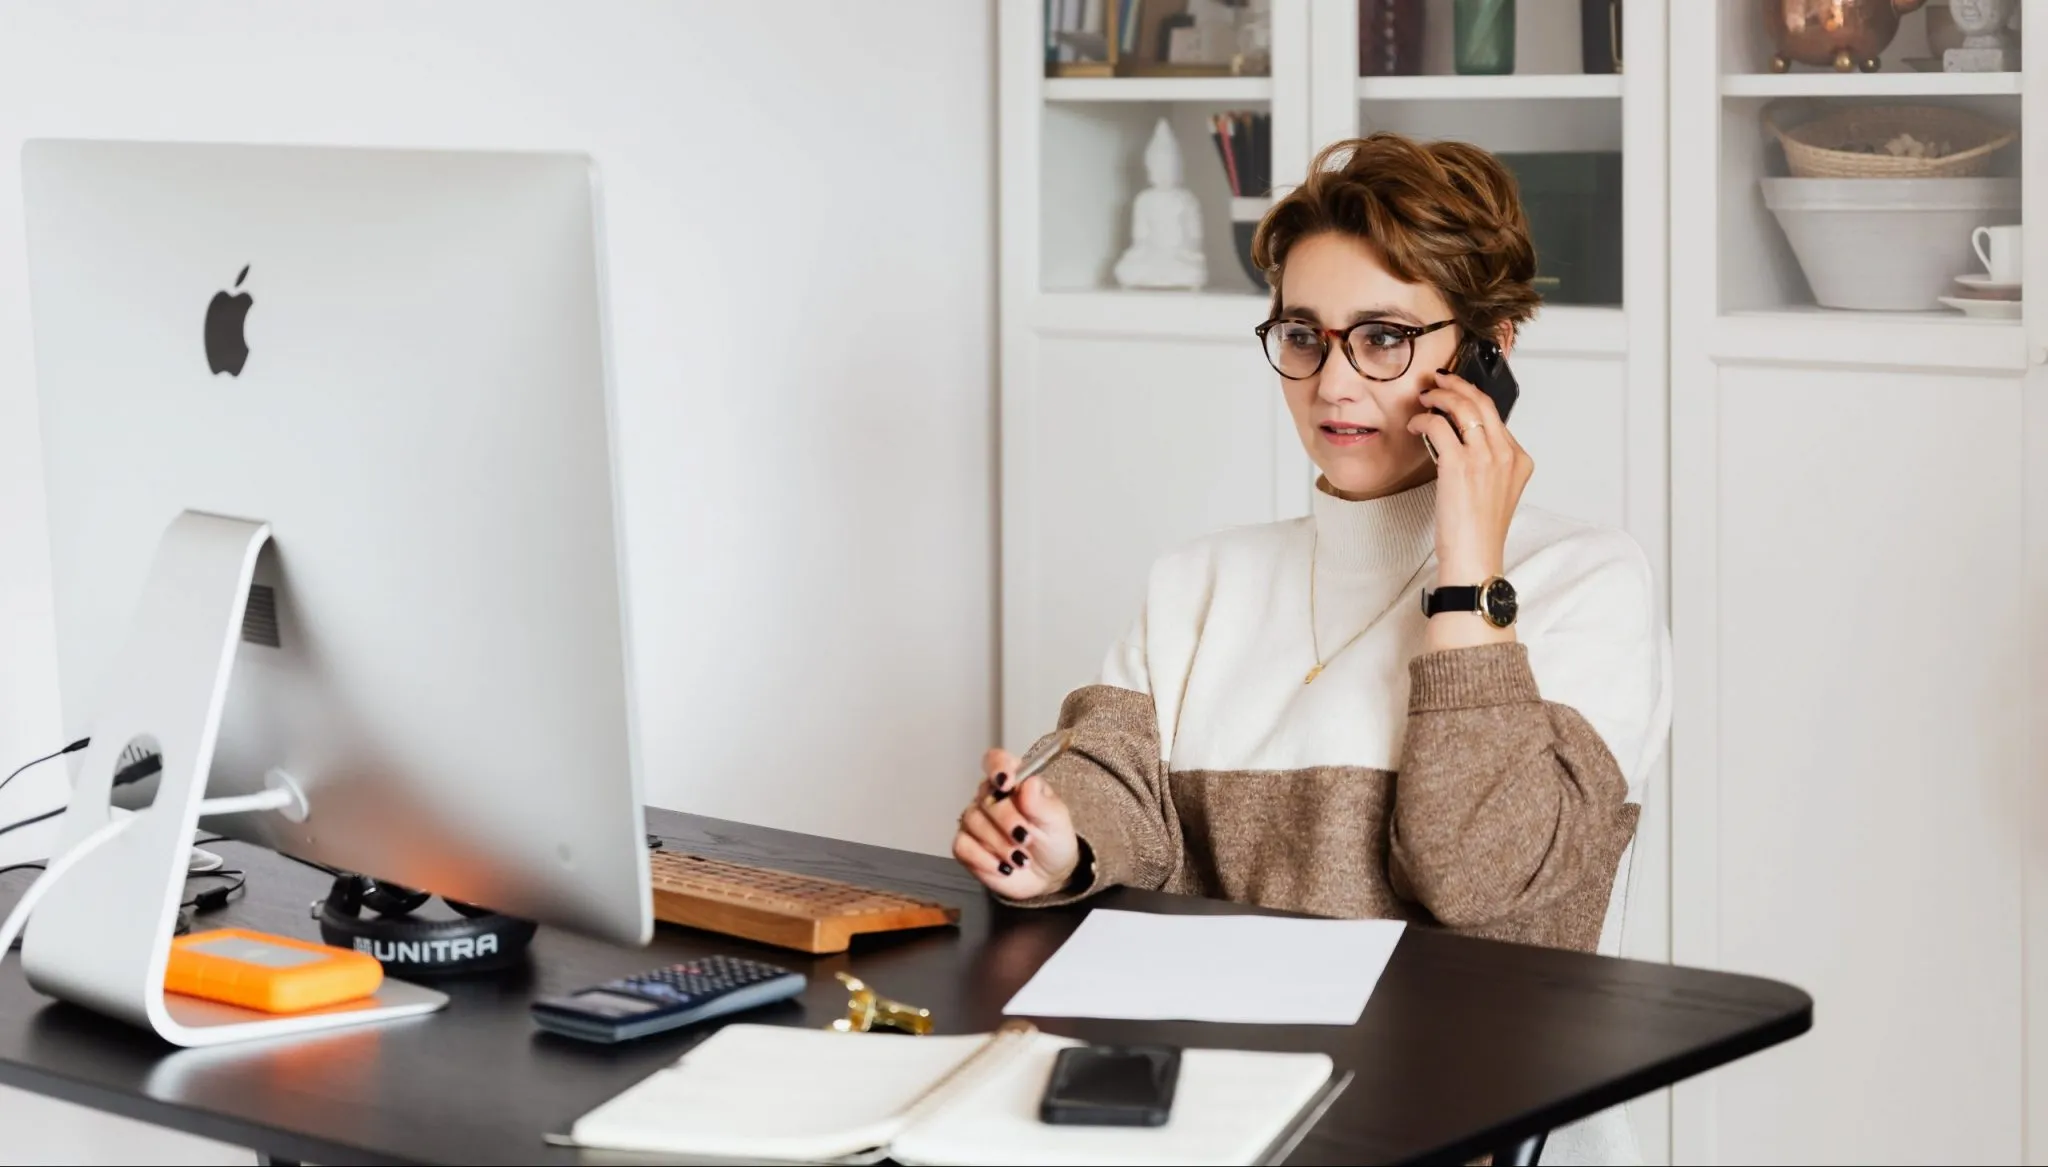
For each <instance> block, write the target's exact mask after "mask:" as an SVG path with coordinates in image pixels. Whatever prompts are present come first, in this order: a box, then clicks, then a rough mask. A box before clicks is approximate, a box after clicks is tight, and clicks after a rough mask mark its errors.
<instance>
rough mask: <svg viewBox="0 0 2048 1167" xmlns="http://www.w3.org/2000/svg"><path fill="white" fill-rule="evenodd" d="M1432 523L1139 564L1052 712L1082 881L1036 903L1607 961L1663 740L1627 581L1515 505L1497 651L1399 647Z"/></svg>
mask: <svg viewBox="0 0 2048 1167" xmlns="http://www.w3.org/2000/svg"><path fill="white" fill-rule="evenodd" d="M1435 503H1436V488H1435V485H1434V484H1430V485H1426V486H1423V487H1420V488H1418V489H1415V490H1411V491H1408V492H1406V493H1404V494H1400V495H1395V496H1392V497H1389V498H1384V499H1376V500H1373V501H1369V502H1347V501H1344V500H1341V499H1338V498H1336V497H1335V496H1333V495H1330V494H1328V493H1325V492H1322V491H1318V492H1317V493H1316V495H1315V503H1314V513H1313V514H1312V515H1311V516H1310V517H1308V518H1305V519H1298V520H1292V521H1288V522H1281V523H1272V524H1266V525H1263V526H1256V527H1246V528H1238V529H1234V530H1229V531H1225V532H1223V533H1221V534H1218V535H1214V536H1211V537H1209V538H1207V539H1204V540H1201V541H1199V542H1196V543H1194V544H1192V545H1190V546H1187V547H1185V548H1183V549H1181V550H1179V551H1176V552H1174V553H1172V554H1170V555H1168V556H1166V557H1165V558H1164V559H1162V560H1160V562H1159V563H1158V564H1157V565H1155V567H1154V568H1153V571H1152V575H1151V580H1150V584H1149V588H1148V593H1147V595H1146V599H1145V604H1144V609H1143V612H1142V614H1141V616H1140V617H1139V619H1138V621H1137V623H1136V625H1135V626H1134V627H1133V628H1132V629H1131V631H1130V632H1129V633H1128V634H1127V635H1126V636H1125V637H1124V638H1123V639H1122V640H1121V641H1119V642H1118V643H1117V644H1116V646H1115V647H1114V648H1113V649H1112V650H1111V652H1110V654H1109V658H1108V660H1107V661H1106V662H1105V664H1104V666H1103V669H1102V674H1101V677H1100V679H1099V681H1098V683H1096V684H1093V685H1089V686H1087V687H1085V688H1082V689H1079V690H1076V691H1075V692H1073V693H1072V694H1070V695H1069V696H1068V697H1067V699H1066V702H1065V705H1064V708H1063V709H1062V710H1061V714H1060V725H1061V727H1062V728H1067V729H1071V730H1072V731H1074V735H1075V747H1076V748H1075V749H1074V751H1073V752H1071V753H1070V754H1068V755H1067V756H1066V757H1063V758H1061V759H1060V760H1059V761H1057V762H1055V763H1054V764H1053V766H1052V768H1051V769H1050V770H1048V771H1047V778H1048V780H1049V781H1050V782H1051V783H1052V785H1053V788H1054V789H1055V790H1057V791H1058V792H1059V794H1060V796H1061V797H1062V798H1063V799H1065V800H1066V802H1067V803H1068V805H1069V807H1070V808H1071V809H1072V811H1073V815H1074V821H1075V826H1076V828H1077V830H1078V832H1079V834H1080V835H1081V838H1082V839H1083V841H1084V842H1085V843H1086V845H1087V854H1088V856H1089V860H1088V864H1087V866H1086V868H1085V869H1084V870H1083V872H1081V873H1079V875H1078V876H1077V880H1076V882H1075V884H1073V885H1071V886H1070V887H1069V889H1068V890H1067V891H1066V892H1064V893H1062V894H1058V895H1054V896H1048V897H1046V898H1045V899H1044V900H1043V901H1038V902H1042V903H1060V902H1067V901H1070V900H1074V899H1079V898H1081V897H1084V896H1087V895H1091V894H1093V893H1095V892H1097V891H1099V890H1101V889H1103V888H1106V887H1110V886H1112V885H1118V884H1124V885H1129V886H1133V887H1142V888H1155V889H1163V890H1167V891H1176V892H1186V893H1191V894H1196V895H1206V896H1218V897H1223V898H1227V899H1232V900H1238V901H1242V902H1246V903H1255V904H1260V905H1264V906H1267V907H1275V908H1287V909H1294V910H1299V911H1305V912H1312V913H1316V914H1319V915H1327V916H1346V917H1392V918H1401V919H1408V920H1415V921H1427V922H1433V923H1437V924H1441V925H1443V926H1445V927H1448V928H1451V929H1454V930H1457V931H1461V932H1466V933H1470V934H1473V935H1480V936H1488V937H1495V938H1501V939H1509V940H1518V941H1524V942H1528V943H1534V944H1546V945H1553V946H1557V947H1566V948H1576V949H1584V950H1593V949H1595V948H1598V949H1600V950H1603V951H1608V952H1612V951H1614V950H1615V949H1616V947H1617V946H1618V943H1619V935H1618V921H1616V920H1613V919H1610V917H1611V916H1614V915H1618V913H1611V912H1610V907H1611V902H1610V898H1611V897H1613V898H1616V899H1618V896H1615V895H1614V893H1615V889H1616V876H1617V871H1618V869H1619V867H1620V865H1621V863H1622V861H1623V858H1624V856H1625V855H1626V854H1627V853H1628V849H1629V847H1630V843H1631V840H1632V839H1633V837H1634V833H1635V826H1636V817H1637V811H1638V806H1637V803H1638V802H1639V791H1640V786H1641V783H1642V781H1643V779H1644V777H1645V775H1646V774H1647V772H1648V770H1649V769H1650V767H1651V765H1652V763H1653V762H1654V761H1655V758H1656V755H1657V754H1658V752H1659V751H1660V750H1661V749H1662V745H1663V740H1664V737H1665V733H1666V729H1667V727H1668V724H1669V706H1668V703H1667V693H1668V689H1669V677H1668V665H1667V660H1668V654H1667V652H1666V639H1665V636H1664V633H1663V630H1662V625H1661V623H1660V622H1659V620H1658V618H1657V615H1656V605H1655V600H1654V595H1653V591H1652V588H1653V583H1652V577H1651V574H1650V569H1649V565H1648V563H1647V562H1646V560H1645V558H1644V556H1643V554H1642V552H1641V550H1640V549H1639V548H1638V547H1637V546H1636V544H1635V543H1634V542H1633V541H1632V540H1631V539H1629V537H1628V536H1627V535H1625V534H1622V533H1621V532H1618V531H1613V530H1607V529H1603V528H1599V527H1594V526H1589V525H1586V524H1583V523H1578V522H1574V521H1571V520H1568V519H1564V518H1561V517H1559V516H1556V515H1552V514H1549V513H1546V512H1543V511H1540V510H1536V509H1533V508H1529V507H1524V508H1522V509H1521V511H1520V512H1519V513H1518V514H1517V515H1516V517H1515V521H1514V524H1513V527H1512V529H1511V531H1510V533H1509V536H1508V542H1507V556H1506V570H1505V572H1504V574H1505V575H1507V577H1508V578H1509V579H1510V580H1512V581H1513V582H1514V584H1515V587H1516V589H1517V591H1518V592H1519V593H1520V597H1521V611H1520V616H1519V619H1518V622H1517V624H1516V629H1517V633H1518V638H1519V639H1518V642H1517V643H1514V644H1508V645H1498V646H1489V647H1484V648H1470V649H1459V650H1455V651H1450V652H1434V653H1430V652H1424V651H1423V650H1422V649H1423V638H1424V621H1425V618H1424V617H1423V615H1422V612H1421V607H1420V599H1419V594H1418V593H1419V592H1420V590H1421V588H1422V586H1423V585H1424V584H1425V583H1428V584H1432V585H1433V584H1434V582H1435V563H1434V561H1433V559H1432V557H1431V544H1432V533H1433V519H1434V509H1435ZM1312 552H1313V558H1314V560H1315V562H1316V569H1315V570H1316V609H1317V613H1316V614H1317V629H1316V635H1315V637H1314V643H1313V644H1312V642H1311V637H1310V632H1309V624H1310V620H1309V570H1310V568H1309V564H1310V560H1311V555H1312ZM1376 618H1377V619H1376ZM1361 629H1368V630H1367V631H1366V632H1365V634H1364V635H1363V636H1360V637H1359V638H1358V639H1357V640H1356V641H1355V642H1353V643H1351V644H1350V645H1349V647H1346V648H1343V649H1342V651H1338V646H1340V645H1343V644H1345V642H1346V641H1347V640H1350V639H1351V637H1352V636H1353V635H1354V634H1356V633H1358V632H1359V631H1360V630H1361ZM1316 645H1319V646H1320V651H1321V652H1322V654H1323V655H1324V658H1325V661H1326V668H1325V669H1324V671H1323V672H1322V674H1321V675H1320V676H1318V677H1317V679H1316V680H1315V681H1314V683H1312V684H1304V683H1303V680H1302V678H1303V676H1304V675H1305V674H1306V673H1307V672H1308V671H1309V669H1310V667H1311V666H1312V665H1314V664H1315V662H1316V652H1317V648H1316V647H1315V646H1316ZM1333 653H1334V656H1333V655H1332V654H1333Z"/></svg>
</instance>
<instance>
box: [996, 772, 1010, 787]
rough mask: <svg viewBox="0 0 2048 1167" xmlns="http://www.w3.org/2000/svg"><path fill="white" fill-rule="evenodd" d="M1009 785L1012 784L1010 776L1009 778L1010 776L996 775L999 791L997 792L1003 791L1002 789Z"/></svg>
mask: <svg viewBox="0 0 2048 1167" xmlns="http://www.w3.org/2000/svg"><path fill="white" fill-rule="evenodd" d="M1009 784H1010V776H1009V775H1008V774H997V775H996V789H997V790H1001V789H1002V788H1003V787H1005V786H1008V785H1009Z"/></svg>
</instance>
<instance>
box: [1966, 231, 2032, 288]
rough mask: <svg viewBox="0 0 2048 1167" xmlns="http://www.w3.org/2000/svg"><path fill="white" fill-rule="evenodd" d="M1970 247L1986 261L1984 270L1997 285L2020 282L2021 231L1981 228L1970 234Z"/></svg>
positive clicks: (1979, 257)
mask: <svg viewBox="0 0 2048 1167" xmlns="http://www.w3.org/2000/svg"><path fill="white" fill-rule="evenodd" d="M1970 247H1971V248H1972V249H1973V250H1975V251H1976V253H1977V258H1978V259H1981V260H1983V261H1984V270H1985V271H1986V272H1989V273H1990V275H1991V282H1992V283H1995V284H2016V283H2019V282H2020V229H2019V228H2018V227H2016V226H2015V227H1979V228H1977V229H1976V230H1975V231H1972V232H1970Z"/></svg>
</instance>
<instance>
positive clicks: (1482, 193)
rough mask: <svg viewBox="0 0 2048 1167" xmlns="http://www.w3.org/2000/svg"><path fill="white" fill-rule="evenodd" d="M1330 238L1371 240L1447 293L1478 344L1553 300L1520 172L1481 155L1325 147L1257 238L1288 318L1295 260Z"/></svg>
mask: <svg viewBox="0 0 2048 1167" xmlns="http://www.w3.org/2000/svg"><path fill="white" fill-rule="evenodd" d="M1325 232H1335V233H1337V234H1340V235H1348V236H1351V237H1352V238H1355V239H1360V240H1363V241H1364V242H1366V243H1367V244H1370V245H1371V246H1372V248H1373V250H1375V251H1377V252H1378V253H1379V255H1380V259H1381V262H1383V263H1385V264H1386V266H1387V270H1388V271H1389V272H1392V273H1393V274H1394V276H1395V277H1396V278H1398V279H1401V280H1403V281H1405V282H1408V283H1411V284H1417V283H1419V284H1429V285H1431V286H1433V287H1435V288H1436V289H1437V290H1438V291H1439V292H1441V293H1442V294H1443V296H1444V299H1446V300H1448V301H1449V302H1450V305H1451V312H1452V314H1453V315H1454V316H1455V317H1456V318H1457V321H1458V324H1459V326H1460V327H1461V328H1463V329H1464V330H1465V332H1466V333H1467V334H1468V335H1472V334H1476V335H1479V336H1486V337H1495V338H1498V337H1499V336H1500V335H1501V333H1502V331H1503V329H1504V328H1505V327H1506V326H1507V325H1510V324H1521V323H1523V322H1524V321H1527V320H1528V319H1529V318H1530V317H1531V316H1533V315H1535V312H1536V307H1537V305H1538V304H1540V303H1541V302H1542V301H1541V298H1540V297H1539V296H1537V294H1536V287H1535V280H1536V248H1535V246H1534V245H1533V244H1532V243H1530V241H1529V220H1528V217H1527V216H1526V215H1524V214H1523V212H1522V200H1521V196H1520V194H1519V193H1518V192H1517V190H1516V186H1515V178H1514V175H1512V174H1510V173H1508V170H1507V168H1506V167H1505V166H1502V165H1501V163H1500V160H1499V159H1498V158H1495V157H1494V156H1493V155H1491V154H1489V153H1487V152H1486V151H1484V150H1482V149H1480V148H1479V147H1477V146H1473V145H1469V144H1467V143H1464V142H1429V143H1423V142H1418V141H1416V140H1414V139H1413V138H1408V137H1404V136H1403V135H1400V134H1389V133H1379V134H1373V135H1372V136H1370V137H1366V138H1350V139H1346V140H1345V141H1341V142H1335V143H1332V144H1331V145H1329V146H1326V147H1324V148H1323V150H1322V152H1321V153H1319V154H1317V155H1316V160H1315V161H1314V162H1313V163H1312V164H1310V166H1309V171H1308V181H1307V182H1304V183H1302V184H1301V185H1300V186H1298V187H1296V188H1295V189H1294V190H1293V191H1291V192H1289V193H1288V194H1287V196H1286V197H1284V198H1282V199H1280V200H1279V201H1278V202H1276V203H1274V204H1273V207H1272V209H1271V210H1269V211H1267V212H1266V217H1265V218H1264V219H1263V220H1261V221H1260V223H1259V229H1258V233H1257V234H1256V235H1255V236H1254V237H1253V239H1252V262H1253V263H1255V264H1257V265H1258V266H1259V267H1260V268H1262V269H1264V271H1265V273H1266V282H1267V283H1268V284H1270V285H1272V288H1273V303H1274V307H1275V309H1276V310H1277V309H1278V307H1279V303H1280V275H1281V272H1282V271H1283V270H1285V268H1286V266H1287V253H1288V251H1289V250H1290V249H1291V248H1293V246H1294V245H1295V244H1296V243H1299V242H1301V241H1302V240H1303V239H1307V238H1309V237H1310V236H1312V235H1320V234H1323V233H1325Z"/></svg>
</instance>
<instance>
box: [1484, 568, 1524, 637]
mask: <svg viewBox="0 0 2048 1167" xmlns="http://www.w3.org/2000/svg"><path fill="white" fill-rule="evenodd" d="M1479 602H1480V603H1481V604H1482V605H1484V606H1485V611H1486V619H1487V621H1488V622H1489V623H1491V624H1492V625H1493V626H1494V627H1495V628H1506V627H1507V626H1508V625H1510V624H1513V623H1514V622H1515V612H1516V611H1517V610H1518V609H1519V608H1520V606H1521V605H1520V603H1519V602H1518V601H1517V600H1516V599H1515V585H1513V584H1511V583H1509V582H1508V581H1506V580H1504V579H1496V580H1493V581H1492V582H1490V583H1488V584H1487V585H1486V591H1485V593H1484V594H1483V595H1481V596H1480V598H1479Z"/></svg>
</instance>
